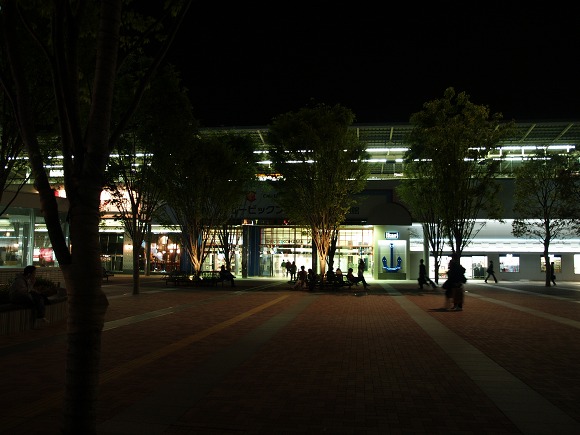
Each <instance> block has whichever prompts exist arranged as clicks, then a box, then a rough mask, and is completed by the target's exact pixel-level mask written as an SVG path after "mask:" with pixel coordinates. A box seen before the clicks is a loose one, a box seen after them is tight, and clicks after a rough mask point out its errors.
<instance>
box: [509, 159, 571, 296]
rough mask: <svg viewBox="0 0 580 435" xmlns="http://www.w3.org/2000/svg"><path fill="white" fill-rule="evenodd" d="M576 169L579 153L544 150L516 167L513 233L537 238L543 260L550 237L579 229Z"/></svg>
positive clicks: (568, 234)
mask: <svg viewBox="0 0 580 435" xmlns="http://www.w3.org/2000/svg"><path fill="white" fill-rule="evenodd" d="M579 172H580V164H579V161H578V155H576V154H565V155H559V154H552V155H548V153H547V151H546V150H539V151H538V153H537V155H536V156H534V157H532V158H531V159H530V160H528V161H526V162H525V163H523V164H522V166H520V167H519V168H517V169H516V170H515V177H516V180H515V195H514V214H515V216H516V219H514V221H513V222H512V234H513V235H514V236H515V237H530V238H534V239H537V240H539V241H540V242H541V243H542V244H543V245H544V259H545V262H546V264H550V258H549V252H550V243H551V242H552V240H555V239H563V238H566V237H570V236H572V235H574V234H578V233H579V232H580V231H579V224H578V222H579V217H580V203H579V202H578V198H579V192H580V186H579V180H578V173H579ZM546 269H547V270H546V279H545V282H546V286H550V283H551V278H550V275H551V274H550V270H549V268H546Z"/></svg>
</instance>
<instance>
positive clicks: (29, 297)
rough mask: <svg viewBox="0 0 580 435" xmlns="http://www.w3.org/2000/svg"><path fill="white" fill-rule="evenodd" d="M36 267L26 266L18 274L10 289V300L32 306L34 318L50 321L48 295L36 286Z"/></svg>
mask: <svg viewBox="0 0 580 435" xmlns="http://www.w3.org/2000/svg"><path fill="white" fill-rule="evenodd" d="M35 282H36V267H35V266H26V267H25V268H24V271H23V272H22V274H20V275H17V276H16V278H15V279H14V282H12V285H11V286H10V290H9V297H10V302H12V303H13V304H17V305H24V306H26V307H30V308H32V310H33V312H34V318H35V319H36V320H40V321H43V322H47V323H48V319H47V318H46V317H45V315H46V306H45V305H46V303H47V301H48V299H47V297H46V296H45V295H43V294H42V293H40V292H39V291H38V290H36V289H35V288H34V283H35Z"/></svg>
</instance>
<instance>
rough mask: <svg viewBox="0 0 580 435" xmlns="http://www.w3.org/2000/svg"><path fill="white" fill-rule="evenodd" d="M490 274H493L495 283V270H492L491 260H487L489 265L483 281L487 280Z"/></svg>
mask: <svg viewBox="0 0 580 435" xmlns="http://www.w3.org/2000/svg"><path fill="white" fill-rule="evenodd" d="M490 276H493V280H494V281H495V283H496V284H497V278H496V277H495V271H494V270H493V260H489V266H487V277H486V278H485V282H487V280H488V279H489V277H490Z"/></svg>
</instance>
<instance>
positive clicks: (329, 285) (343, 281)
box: [316, 275, 357, 290]
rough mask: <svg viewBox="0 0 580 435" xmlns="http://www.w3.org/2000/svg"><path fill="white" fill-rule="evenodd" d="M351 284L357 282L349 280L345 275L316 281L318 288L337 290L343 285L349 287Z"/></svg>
mask: <svg viewBox="0 0 580 435" xmlns="http://www.w3.org/2000/svg"><path fill="white" fill-rule="evenodd" d="M353 285H357V284H356V283H353V282H351V281H349V280H348V279H347V278H346V276H345V275H342V278H336V277H335V278H334V280H333V281H328V280H324V281H320V280H318V281H317V282H316V287H317V288H318V289H320V290H339V289H341V288H343V287H348V288H349V289H350V287H351V286H353Z"/></svg>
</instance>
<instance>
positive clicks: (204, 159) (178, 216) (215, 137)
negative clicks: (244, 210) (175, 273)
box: [164, 134, 257, 272]
mask: <svg viewBox="0 0 580 435" xmlns="http://www.w3.org/2000/svg"><path fill="white" fill-rule="evenodd" d="M256 172H257V171H256V158H255V156H254V153H253V144H252V141H251V138H250V137H249V136H240V135H230V134H210V135H207V136H203V137H198V138H196V139H195V140H193V141H191V143H189V144H187V146H182V147H181V148H179V157H177V155H176V159H175V160H174V165H173V168H172V171H171V176H170V177H168V185H167V191H166V192H165V194H164V197H165V198H166V201H167V205H168V206H169V208H168V212H169V217H170V219H171V221H172V223H173V224H177V225H178V226H179V227H180V228H181V230H182V233H183V235H184V240H183V245H184V247H186V250H187V254H188V255H189V257H190V260H191V262H192V264H193V266H194V268H195V270H196V271H198V272H199V271H200V270H201V265H202V264H203V262H204V260H205V257H206V256H207V246H208V245H209V244H211V243H213V242H214V240H213V239H212V237H213V236H214V235H215V230H216V229H218V228H220V227H221V226H222V225H224V224H226V223H227V222H228V221H229V219H230V218H231V217H232V216H233V214H234V211H235V209H236V207H238V206H239V204H240V203H241V202H242V201H243V198H244V197H245V195H246V193H247V191H248V189H249V187H250V186H251V185H252V183H253V182H254V180H255V174H256Z"/></svg>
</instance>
